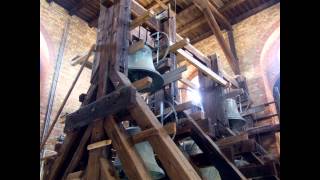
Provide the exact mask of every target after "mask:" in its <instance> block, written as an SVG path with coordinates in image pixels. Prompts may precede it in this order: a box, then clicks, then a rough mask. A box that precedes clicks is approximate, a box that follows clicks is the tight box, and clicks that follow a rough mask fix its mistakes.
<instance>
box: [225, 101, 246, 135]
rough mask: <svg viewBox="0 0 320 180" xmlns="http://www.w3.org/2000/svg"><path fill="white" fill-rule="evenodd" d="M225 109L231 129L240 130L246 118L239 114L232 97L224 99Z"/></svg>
mask: <svg viewBox="0 0 320 180" xmlns="http://www.w3.org/2000/svg"><path fill="white" fill-rule="evenodd" d="M225 110H226V115H227V118H228V120H229V124H230V128H231V129H234V130H240V128H241V127H243V126H244V125H245V124H246V120H245V119H244V118H243V117H242V116H241V115H240V113H239V111H238V106H237V103H236V101H235V100H234V99H232V98H227V99H226V100H225Z"/></svg>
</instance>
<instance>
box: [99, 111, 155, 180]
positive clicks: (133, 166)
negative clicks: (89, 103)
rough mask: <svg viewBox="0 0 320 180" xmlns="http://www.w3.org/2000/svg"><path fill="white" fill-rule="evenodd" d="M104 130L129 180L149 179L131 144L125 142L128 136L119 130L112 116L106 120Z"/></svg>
mask: <svg viewBox="0 0 320 180" xmlns="http://www.w3.org/2000/svg"><path fill="white" fill-rule="evenodd" d="M104 129H105V132H106V133H107V134H108V136H109V137H110V138H111V140H112V141H113V142H114V143H113V146H114V148H115V149H116V151H117V153H118V156H119V159H120V161H121V162H122V167H123V170H124V172H125V174H126V175H127V176H128V177H129V179H137V180H140V179H151V177H150V175H149V172H148V170H147V168H146V166H145V165H144V163H143V161H142V159H141V157H140V156H139V154H138V153H137V152H136V150H135V148H134V146H133V143H132V142H131V141H127V139H128V136H127V135H126V133H125V132H124V130H123V129H120V128H119V127H118V125H117V124H116V122H115V120H114V119H113V117H112V116H109V117H108V118H106V120H105V122H104Z"/></svg>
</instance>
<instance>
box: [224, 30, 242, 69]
mask: <svg viewBox="0 0 320 180" xmlns="http://www.w3.org/2000/svg"><path fill="white" fill-rule="evenodd" d="M227 35H228V42H229V47H230V50H231V52H232V54H233V57H234V64H235V66H236V74H241V73H240V66H239V59H238V56H237V50H236V44H235V42H234V37H233V30H229V31H227Z"/></svg>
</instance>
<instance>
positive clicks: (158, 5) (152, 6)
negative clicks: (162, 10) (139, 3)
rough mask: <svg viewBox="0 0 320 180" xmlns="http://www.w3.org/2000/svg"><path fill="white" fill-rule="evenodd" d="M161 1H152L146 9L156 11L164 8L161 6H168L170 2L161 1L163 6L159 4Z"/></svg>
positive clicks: (166, 0) (167, 0)
mask: <svg viewBox="0 0 320 180" xmlns="http://www.w3.org/2000/svg"><path fill="white" fill-rule="evenodd" d="M158 1H159V0H157V1H152V2H151V3H150V4H149V5H148V6H147V7H146V8H147V9H156V8H158V7H162V5H161V4H166V3H168V2H169V0H164V1H161V4H160V3H159V2H158Z"/></svg>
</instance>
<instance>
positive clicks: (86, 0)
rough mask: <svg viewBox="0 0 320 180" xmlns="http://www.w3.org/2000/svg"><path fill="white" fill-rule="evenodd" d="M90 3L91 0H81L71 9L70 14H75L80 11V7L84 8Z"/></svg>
mask: <svg viewBox="0 0 320 180" xmlns="http://www.w3.org/2000/svg"><path fill="white" fill-rule="evenodd" d="M88 3H89V0H80V2H78V3H77V5H75V6H74V7H73V8H72V9H71V10H70V11H69V15H70V16H73V15H75V14H76V13H77V11H79V10H80V9H82V8H84V7H85V6H86V5H87V4H88Z"/></svg>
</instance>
